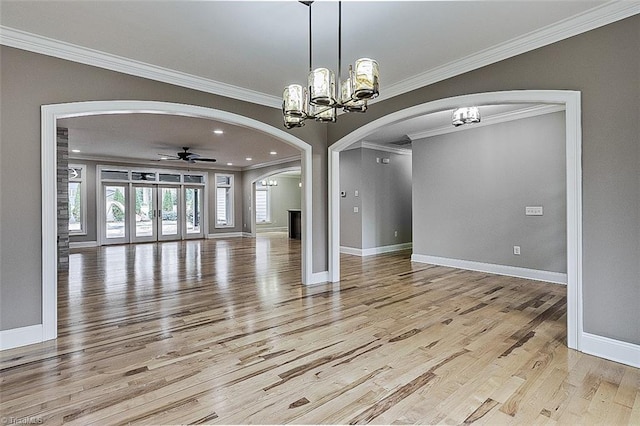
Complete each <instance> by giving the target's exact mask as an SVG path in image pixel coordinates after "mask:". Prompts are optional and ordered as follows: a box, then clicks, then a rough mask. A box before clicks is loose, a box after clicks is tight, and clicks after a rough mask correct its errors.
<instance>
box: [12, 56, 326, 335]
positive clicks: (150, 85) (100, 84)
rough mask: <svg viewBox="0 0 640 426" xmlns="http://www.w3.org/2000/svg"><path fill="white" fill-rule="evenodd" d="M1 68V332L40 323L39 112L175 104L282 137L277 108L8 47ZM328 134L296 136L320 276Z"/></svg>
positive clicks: (314, 127)
mask: <svg viewBox="0 0 640 426" xmlns="http://www.w3.org/2000/svg"><path fill="white" fill-rule="evenodd" d="M0 64H1V67H2V70H1V73H0V85H1V87H2V96H1V97H0V110H1V111H2V114H1V116H0V144H1V145H2V154H3V155H2V158H0V181H1V182H2V187H1V192H0V206H1V208H2V212H1V217H2V221H1V223H0V233H1V234H2V240H1V241H0V252H1V253H2V258H1V259H0V270H2V282H1V283H0V330H8V329H12V328H17V327H23V326H29V325H34V324H40V323H41V322H42V318H41V309H42V301H41V297H42V294H41V293H42V282H41V273H42V270H41V258H42V254H41V243H42V232H41V229H40V228H41V227H40V224H41V222H42V221H41V186H40V173H39V170H40V107H41V105H48V104H56V103H64V102H80V101H97V100H126V99H133V100H152V101H165V102H176V103H183V104H191V105H200V106H205V107H209V108H215V109H218V110H223V111H229V112H232V113H235V114H239V115H243V116H247V117H251V118H253V119H256V120H259V121H262V122H264V123H266V124H268V125H271V126H273V127H275V128H278V129H283V126H282V113H281V111H280V110H279V109H278V108H269V107H264V106H260V105H256V104H252V103H249V102H243V101H238V100H235V99H230V98H225V97H223V96H216V95H211V94H208V93H204V92H200V91H197V90H191V89H186V88H182V87H177V86H173V85H170V84H166V83H160V82H157V81H151V80H147V79H144V78H139V77H134V76H130V75H125V74H121V73H117V72H113V71H108V70H104V69H100V68H96V67H91V66H88V65H82V64H77V63H73V62H69V61H65V60H61V59H56V58H52V57H48V56H44V55H39V54H35V53H30V52H25V51H21V50H19V49H14V48H10V47H6V46H1V47H0ZM326 132H327V129H326V126H325V125H323V124H321V123H314V122H310V123H308V124H307V125H306V126H305V127H303V128H300V129H295V130H291V131H290V133H291V134H293V135H295V136H297V137H299V138H300V139H302V140H304V141H306V142H307V143H309V144H310V145H311V146H312V148H313V153H312V155H313V159H312V160H313V161H312V163H313V164H312V171H313V176H312V180H313V182H312V187H313V194H312V202H313V205H314V206H315V210H314V221H313V224H312V232H313V241H314V246H313V271H314V272H318V271H323V270H326V268H327V263H326V261H327V245H326V243H327V211H326V199H327V185H326V182H327V145H326V134H327V133H326ZM17 159H19V161H17ZM25 171H29V172H28V173H26V172H25ZM25 224H29V226H25Z"/></svg>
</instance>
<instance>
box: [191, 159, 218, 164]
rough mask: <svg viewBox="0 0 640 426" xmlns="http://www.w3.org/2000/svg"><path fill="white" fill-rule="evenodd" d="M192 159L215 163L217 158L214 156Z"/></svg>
mask: <svg viewBox="0 0 640 426" xmlns="http://www.w3.org/2000/svg"><path fill="white" fill-rule="evenodd" d="M193 160H194V161H208V162H210V163H215V162H216V161H217V160H216V159H215V158H194V159H193Z"/></svg>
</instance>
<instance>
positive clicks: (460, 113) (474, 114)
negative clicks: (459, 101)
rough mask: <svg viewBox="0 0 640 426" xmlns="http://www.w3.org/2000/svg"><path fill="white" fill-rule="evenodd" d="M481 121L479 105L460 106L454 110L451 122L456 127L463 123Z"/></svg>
mask: <svg viewBox="0 0 640 426" xmlns="http://www.w3.org/2000/svg"><path fill="white" fill-rule="evenodd" d="M479 122H480V110H479V109H478V107H465V108H458V109H456V110H455V111H453V116H452V117H451V124H453V125H454V126H455V127H458V126H462V125H463V124H471V123H479Z"/></svg>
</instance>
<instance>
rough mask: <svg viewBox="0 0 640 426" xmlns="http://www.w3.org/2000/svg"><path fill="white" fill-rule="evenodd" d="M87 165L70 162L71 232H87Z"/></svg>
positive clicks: (74, 233)
mask: <svg viewBox="0 0 640 426" xmlns="http://www.w3.org/2000/svg"><path fill="white" fill-rule="evenodd" d="M85 175H86V166H85V165H83V164H69V234H70V235H86V234H87V217H86V216H87V214H86V211H87V185H86V179H85Z"/></svg>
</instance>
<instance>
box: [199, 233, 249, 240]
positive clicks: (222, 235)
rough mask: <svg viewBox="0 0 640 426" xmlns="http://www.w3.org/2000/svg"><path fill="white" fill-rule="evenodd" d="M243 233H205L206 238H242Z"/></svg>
mask: <svg viewBox="0 0 640 426" xmlns="http://www.w3.org/2000/svg"><path fill="white" fill-rule="evenodd" d="M242 237H244V233H242V232H220V233H217V234H207V239H213V238H242Z"/></svg>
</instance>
